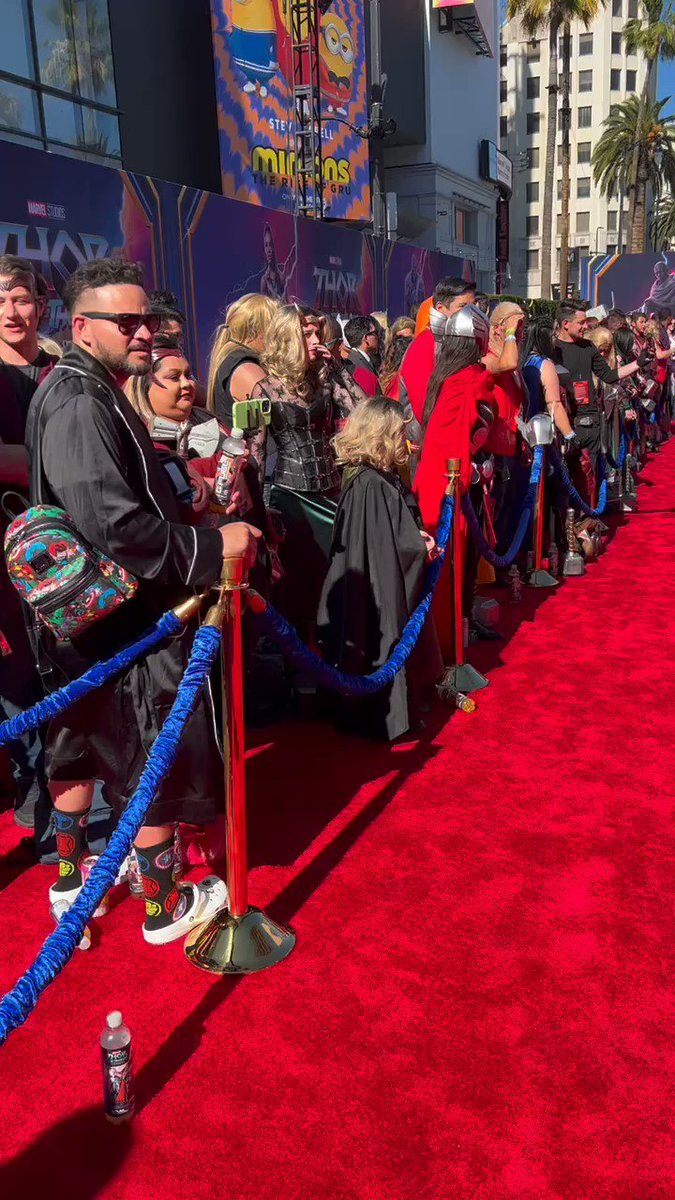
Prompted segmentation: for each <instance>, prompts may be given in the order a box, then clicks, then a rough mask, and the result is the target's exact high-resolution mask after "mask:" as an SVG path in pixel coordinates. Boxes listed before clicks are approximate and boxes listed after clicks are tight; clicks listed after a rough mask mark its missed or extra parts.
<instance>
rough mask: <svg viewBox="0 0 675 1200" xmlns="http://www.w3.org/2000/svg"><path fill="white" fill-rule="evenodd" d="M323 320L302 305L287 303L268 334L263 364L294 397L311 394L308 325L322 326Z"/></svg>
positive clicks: (274, 319) (275, 316)
mask: <svg viewBox="0 0 675 1200" xmlns="http://www.w3.org/2000/svg"><path fill="white" fill-rule="evenodd" d="M320 323H321V318H320V317H319V316H318V314H317V313H314V312H312V310H311V309H309V308H302V307H301V306H300V305H299V304H284V305H283V306H282V307H281V308H278V309H277V311H276V312H275V314H274V318H273V320H272V323H271V325H270V327H269V329H268V331H267V337H266V340H265V349H264V350H263V352H262V354H261V355H260V365H261V366H262V368H263V370H265V371H267V374H268V375H273V376H274V378H275V379H278V380H279V381H280V383H281V384H282V385H283V387H284V388H285V389H286V391H287V392H289V393H290V394H291V395H292V396H298V397H299V398H300V399H301V400H306V399H307V397H308V396H309V394H310V391H311V381H310V378H309V354H308V353H307V343H306V341H305V325H306V324H312V325H320Z"/></svg>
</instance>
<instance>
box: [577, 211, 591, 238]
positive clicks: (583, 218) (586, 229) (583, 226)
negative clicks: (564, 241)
mask: <svg viewBox="0 0 675 1200" xmlns="http://www.w3.org/2000/svg"><path fill="white" fill-rule="evenodd" d="M590 229H591V214H590V213H589V212H578V213H577V233H590Z"/></svg>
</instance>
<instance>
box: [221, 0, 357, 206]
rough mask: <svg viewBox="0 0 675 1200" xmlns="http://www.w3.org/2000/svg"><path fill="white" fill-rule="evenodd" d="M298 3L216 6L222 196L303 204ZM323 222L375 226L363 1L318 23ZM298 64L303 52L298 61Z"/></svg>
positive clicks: (331, 11)
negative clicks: (294, 15) (298, 164)
mask: <svg viewBox="0 0 675 1200" xmlns="http://www.w3.org/2000/svg"><path fill="white" fill-rule="evenodd" d="M290 3H291V0H211V14H212V26H213V46H214V55H215V64H216V98H217V103H218V128H219V137H220V163H221V173H222V183H223V194H224V195H225V196H229V197H231V198H232V199H234V200H246V201H248V202H249V203H252V204H259V205H262V206H264V207H266V208H274V209H282V210H285V211H286V212H292V211H293V210H294V207H295V196H294V175H295V137H294V133H295V130H294V123H293V112H294V100H293V68H294V63H293V59H294V53H293V46H292V40H291V19H290ZM319 21H320V26H319V55H320V60H319V67H320V88H321V117H322V125H321V144H322V160H323V177H324V215H325V216H326V217H329V218H334V219H339V220H354V221H368V220H369V219H370V164H369V157H368V142H367V141H366V140H364V139H363V138H361V137H359V136H358V134H356V133H355V132H354V130H353V128H350V126H353V127H357V126H363V125H366V124H367V121H368V86H367V67H366V30H365V18H364V0H333V3H332V4H331V5H330V7H329V8H328V9H327V11H326V12H325V13H322V14H320V17H319ZM295 58H296V59H297V52H296V54H295Z"/></svg>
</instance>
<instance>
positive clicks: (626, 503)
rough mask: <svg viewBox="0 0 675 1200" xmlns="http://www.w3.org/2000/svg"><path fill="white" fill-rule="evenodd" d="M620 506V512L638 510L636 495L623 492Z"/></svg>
mask: <svg viewBox="0 0 675 1200" xmlns="http://www.w3.org/2000/svg"><path fill="white" fill-rule="evenodd" d="M620 508H621V512H637V511H638V500H637V496H631V495H630V494H629V493H628V492H624V495H623V496H622V497H621V505H620Z"/></svg>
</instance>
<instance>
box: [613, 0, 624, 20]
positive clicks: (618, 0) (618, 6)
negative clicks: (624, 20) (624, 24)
mask: <svg viewBox="0 0 675 1200" xmlns="http://www.w3.org/2000/svg"><path fill="white" fill-rule="evenodd" d="M622 15H623V0H612V16H613V17H620V16H622Z"/></svg>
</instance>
